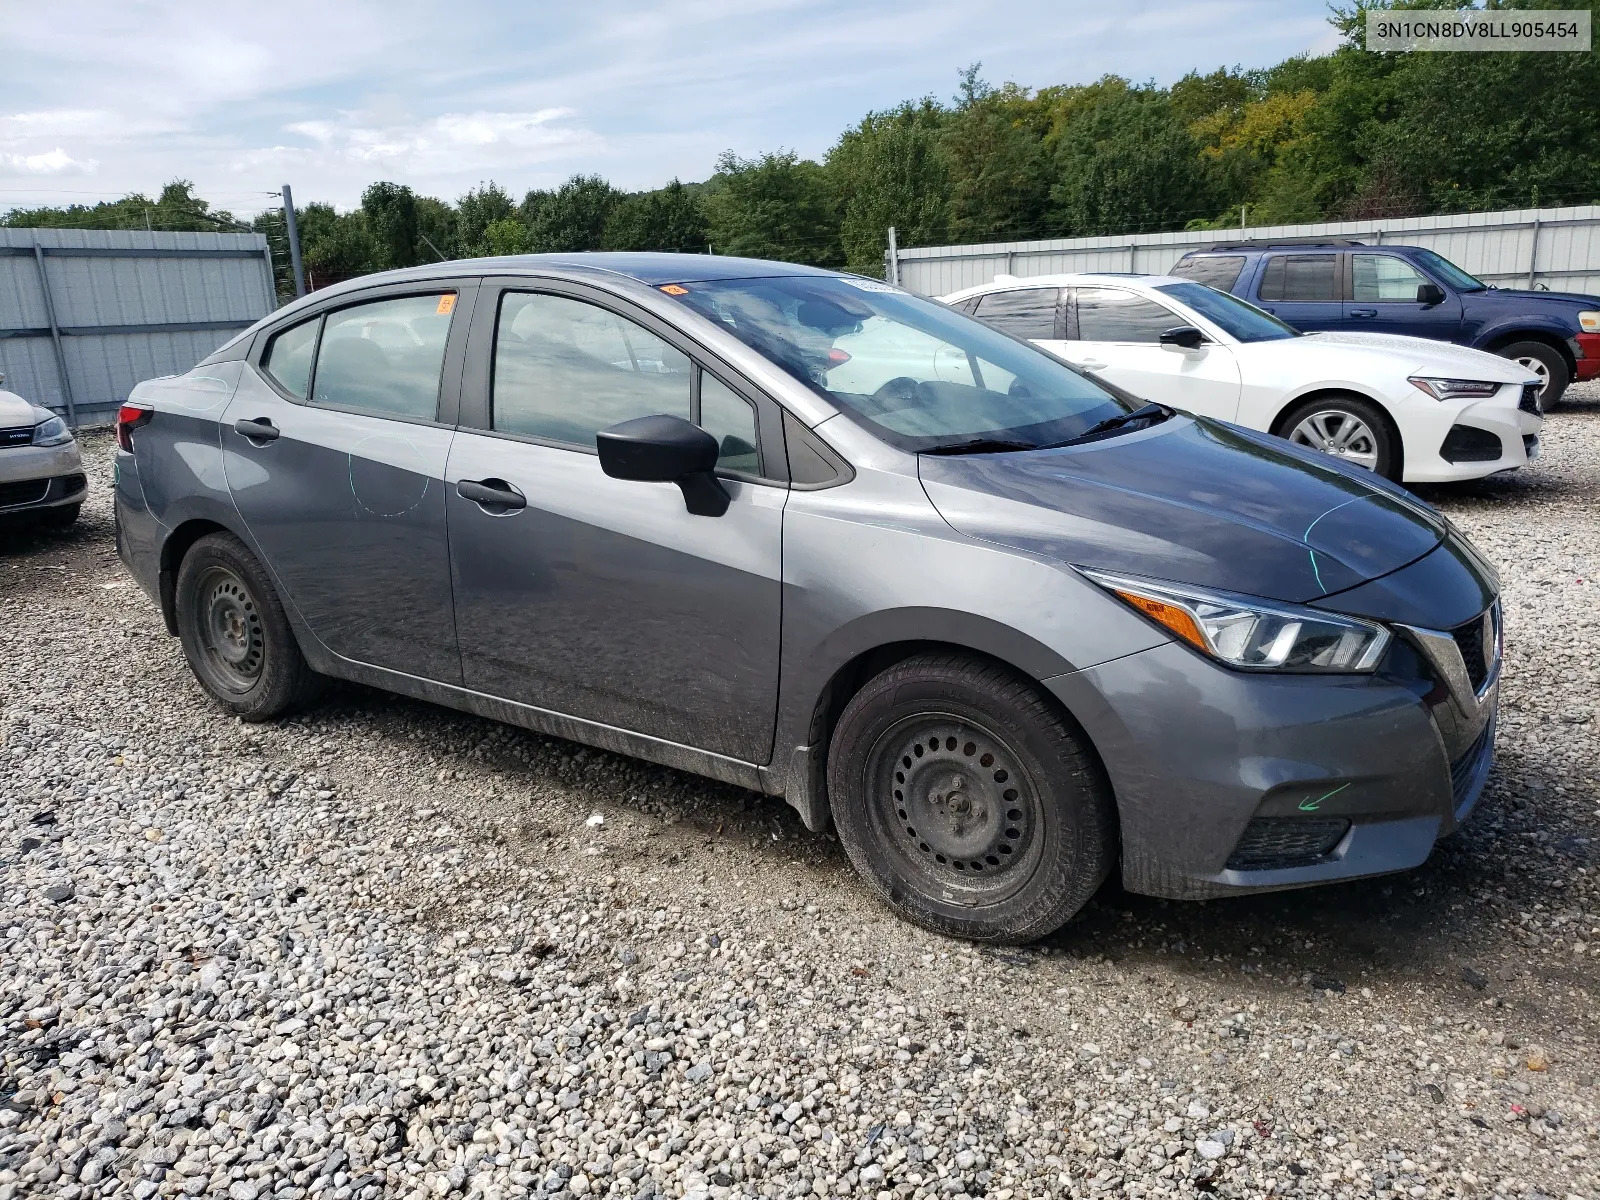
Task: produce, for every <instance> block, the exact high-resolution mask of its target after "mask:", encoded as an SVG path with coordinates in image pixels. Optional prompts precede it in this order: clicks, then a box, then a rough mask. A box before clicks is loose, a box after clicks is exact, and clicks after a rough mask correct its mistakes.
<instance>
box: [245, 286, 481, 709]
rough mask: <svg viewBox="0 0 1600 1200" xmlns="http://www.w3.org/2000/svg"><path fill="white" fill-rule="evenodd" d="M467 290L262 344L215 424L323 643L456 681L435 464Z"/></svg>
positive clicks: (335, 310) (270, 557)
mask: <svg viewBox="0 0 1600 1200" xmlns="http://www.w3.org/2000/svg"><path fill="white" fill-rule="evenodd" d="M475 294H476V285H475V284H473V283H470V282H463V281H460V280H453V281H450V282H448V283H440V284H419V285H415V286H412V287H410V288H386V289H381V290H375V291H374V292H370V293H363V294H361V296H360V298H359V299H352V300H350V301H348V302H346V303H344V304H341V305H337V306H333V307H330V308H328V309H326V310H324V311H322V312H320V313H318V314H317V315H315V316H312V317H310V318H308V319H306V320H304V321H300V322H298V323H296V324H293V325H290V326H288V327H286V328H283V329H278V330H274V331H272V332H271V334H270V335H268V336H265V337H262V338H259V339H258V341H257V345H256V346H255V347H254V349H253V351H252V357H251V363H250V366H249V368H248V369H246V370H245V371H244V373H243V375H242V377H241V379H240V383H239V387H238V390H237V391H236V392H235V393H234V397H233V401H232V403H231V404H230V405H229V407H228V410H227V413H226V415H225V417H224V420H223V423H222V449H223V469H224V473H225V475H226V478H227V483H228V489H229V491H230V492H231V494H232V496H233V501H234V504H235V505H236V506H237V508H238V510H239V514H240V516H241V517H242V518H243V519H244V522H245V526H246V528H247V529H248V530H249V532H250V535H251V537H253V538H254V539H255V541H256V544H257V545H258V546H259V547H260V549H261V551H262V553H263V555H264V556H265V557H266V560H267V565H268V567H269V569H270V570H271V571H272V573H273V574H274V576H275V577H276V578H277V581H278V583H279V584H280V586H281V587H282V589H283V590H284V591H285V593H286V594H287V599H288V600H289V602H290V603H291V604H293V605H294V607H296V608H297V609H298V610H299V611H300V613H301V615H302V616H303V617H304V618H305V620H306V622H307V623H308V624H309V625H310V626H311V628H312V630H313V631H314V632H315V633H316V634H317V636H318V637H319V638H321V639H322V641H323V642H324V643H325V644H326V645H327V646H328V647H329V648H330V649H331V650H333V651H334V652H335V653H337V654H340V655H343V656H344V657H346V658H351V659H355V660H356V661H358V662H364V663H371V664H373V665H375V666H380V667H387V668H390V669H392V670H398V671H405V672H406V673H408V674H412V675H419V676H422V677H424V678H428V679H436V680H441V681H444V682H450V683H453V682H459V681H460V678H461V663H460V656H459V654H458V653H457V650H456V635H455V615H454V611H453V605H452V602H451V595H450V562H449V548H448V544H447V542H446V538H445V495H444V469H445V461H446V458H447V456H448V454H449V450H450V442H451V439H452V437H453V436H454V426H455V411H456V406H457V402H458V399H459V381H460V374H461V361H462V354H463V353H464V350H465V343H466V327H467V320H468V317H469V316H470V310H471V307H472V301H473V298H474V296H475Z"/></svg>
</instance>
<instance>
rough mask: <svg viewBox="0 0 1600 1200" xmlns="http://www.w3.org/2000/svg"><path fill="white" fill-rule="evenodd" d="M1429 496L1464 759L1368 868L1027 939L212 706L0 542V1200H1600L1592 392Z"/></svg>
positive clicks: (685, 831) (782, 814) (527, 761)
mask: <svg viewBox="0 0 1600 1200" xmlns="http://www.w3.org/2000/svg"><path fill="white" fill-rule="evenodd" d="M1545 445H1546V454H1545V457H1544V458H1543V459H1542V460H1541V461H1540V462H1539V463H1538V464H1537V465H1536V466H1535V467H1534V468H1532V469H1529V470H1526V471H1523V472H1521V473H1519V474H1517V475H1515V476H1513V477H1510V478H1508V479H1503V480H1495V481H1492V482H1487V483H1481V484H1477V485H1472V486H1467V487H1458V488H1437V489H1430V490H1429V492H1428V493H1427V495H1428V498H1429V499H1430V500H1432V501H1433V502H1435V503H1437V504H1439V505H1440V506H1441V507H1443V508H1444V509H1445V510H1446V511H1448V512H1449V513H1450V515H1451V516H1452V517H1453V518H1454V519H1455V520H1456V521H1457V522H1459V523H1460V524H1461V525H1462V526H1463V527H1464V528H1465V529H1466V530H1467V531H1468V532H1469V534H1470V535H1471V537H1472V538H1473V539H1474V540H1475V541H1476V542H1477V544H1478V545H1479V546H1480V547H1482V548H1483V550H1485V551H1486V552H1487V554H1488V555H1489V557H1490V558H1492V559H1493V560H1495V561H1496V562H1497V563H1499V564H1500V567H1501V570H1502V572H1503V575H1504V583H1505V589H1506V622H1507V647H1508V648H1507V653H1508V656H1509V657H1508V664H1507V670H1506V684H1505V690H1504V693H1503V694H1504V708H1503V719H1502V725H1501V735H1500V753H1499V758H1498V762H1497V766H1496V768H1495V771H1494V774H1493V776H1492V777H1491V780H1490V784H1489V789H1488V792H1487V795H1486V796H1485V799H1484V801H1483V803H1482V806H1481V807H1480V809H1479V811H1478V813H1477V815H1476V816H1475V818H1474V819H1473V821H1472V822H1471V823H1470V824H1469V826H1468V827H1467V828H1466V829H1465V830H1464V831H1463V832H1462V833H1461V834H1460V835H1459V836H1458V837H1457V838H1455V839H1453V840H1452V841H1451V842H1450V843H1449V844H1447V845H1445V846H1443V847H1441V848H1440V849H1439V850H1438V851H1437V852H1436V853H1435V854H1434V856H1433V858H1432V860H1431V861H1430V862H1429V863H1428V864H1427V865H1426V866H1425V867H1424V868H1422V869H1421V870H1418V871H1415V872H1412V873H1410V874H1407V875H1403V876H1397V877H1391V878H1387V879H1380V880H1374V881H1369V882H1365V883H1354V884H1347V885H1342V886H1338V887H1331V888H1324V889H1319V890H1315V891H1309V892H1300V893H1293V894H1289V895H1282V896H1267V897H1253V898H1241V899H1232V900H1224V901H1213V902H1210V903H1205V904H1195V903H1187V904H1176V903H1168V902H1163V901H1157V900H1149V899H1145V898H1142V897H1136V896H1130V895H1127V894H1125V893H1122V892H1120V891H1119V890H1117V888H1116V886H1115V884H1111V885H1108V886H1107V888H1106V889H1105V890H1104V891H1102V893H1101V894H1100V895H1099V896H1098V897H1097V899H1096V900H1095V901H1094V902H1093V903H1092V904H1091V906H1090V907H1089V908H1088V909H1087V910H1086V911H1085V912H1084V913H1083V914H1082V915H1081V916H1080V917H1079V918H1078V919H1077V920H1076V921H1074V922H1073V923H1072V924H1071V925H1070V926H1069V927H1068V928H1066V929H1065V930H1063V931H1062V932H1061V933H1059V934H1058V935H1056V936H1055V937H1053V938H1052V939H1050V941H1049V942H1048V943H1047V944H1045V945H1042V946H1038V947H1034V948H1030V949H1028V950H1025V951H1016V950H1005V951H994V950H987V949H982V950H980V949H975V948H972V947H969V946H966V945H964V944H961V943H958V942H952V941H949V940H945V939H941V938H938V937H935V936H932V935H930V934H927V933H923V932H921V931H920V930H917V929H915V928H912V927H909V926H907V925H905V924H903V923H901V922H900V921H898V920H896V919H895V918H894V917H892V916H891V915H889V914H888V913H887V912H886V911H884V910H883V909H881V908H879V907H878V906H877V905H876V904H875V903H874V902H873V901H871V900H870V899H869V898H868V897H867V895H866V893H865V891H864V889H863V888H862V887H861V886H859V885H858V884H857V883H856V882H855V880H854V878H853V877H852V875H851V873H850V871H849V869H848V866H847V864H846V863H845V860H844V856H843V854H842V853H841V851H840V849H839V847H838V844H837V843H836V842H835V841H834V840H833V839H832V838H831V837H828V836H823V835H814V834H810V833H807V832H806V831H805V830H804V829H803V828H802V827H801V826H800V824H799V823H798V821H797V820H796V819H795V817H794V816H793V814H792V813H791V812H790V811H789V810H788V809H787V808H785V807H784V806H783V804H782V803H781V802H777V801H773V800H769V799H763V798H761V797H758V796H754V795H752V794H749V793H745V792H741V791H739V790H737V789H733V788H728V787H723V786H721V785H717V784H713V783H708V782H706V781H703V780H700V779H697V778H693V777H690V776H686V775H682V774H679V773H676V772H673V771H669V770H665V769H662V768H657V767H653V766H648V765H644V764H640V763H637V762H633V761H631V760H626V759H622V758H618V757H616V756H613V755H609V754H604V753H599V752H595V751H586V750H583V749H581V748H579V747H577V746H575V745H572V744H570V743H565V742H560V741H557V740H554V739H547V738H541V737H539V736H537V735H533V734H530V733H526V732H523V731H520V730H516V729H512V728H508V727H505V726H500V725H495V724H493V723H491V722H488V721H483V720H479V719H476V718H471V717H466V716H462V715H458V714H454V713H451V712H447V711H445V710H442V709H436V708H431V707H429V706H426V705H423V704H418V703H413V702H411V701H407V700H403V699H398V698H395V697H391V696H386V695H382V694H379V693H376V692H371V691H367V690H364V689H360V688H354V687H348V688H346V687H341V688H338V689H335V690H334V691H333V692H332V694H331V695H330V696H329V697H328V698H327V699H326V700H325V701H324V702H323V703H322V704H321V705H320V706H319V707H318V708H316V709H315V710H314V711H312V712H310V713H308V714H306V715H304V716H302V717H300V718H298V719H295V720H291V721H287V722H284V723H282V724H279V725H275V726H268V727H259V726H246V725H243V724H239V723H237V722H235V721H233V720H231V719H228V718H225V717H224V716H222V715H221V714H220V713H219V712H218V711H217V710H215V709H213V708H212V707H210V706H209V705H208V704H207V703H206V701H205V700H204V699H203V698H202V696H201V694H200V692H199V689H198V687H197V685H196V684H195V683H194V682H193V680H192V679H191V677H190V675H189V672H188V670H187V668H186V667H185V666H184V664H183V660H182V657H181V654H180V652H179V649H178V646H177V643H176V642H175V641H173V640H171V639H169V638H168V637H166V636H165V634H164V632H163V631H162V628H161V625H160V619H159V616H158V614H157V612H156V610H155V607H154V605H153V604H152V603H151V602H150V601H148V600H147V599H146V598H145V597H144V595H143V594H142V593H140V592H139V591H138V589H137V588H136V587H135V586H134V585H133V584H132V583H131V582H130V581H128V579H127V578H126V577H125V575H124V574H123V572H122V571H121V569H120V565H119V563H118V561H117V559H116V555H115V553H114V550H113V545H112V528H111V516H110V512H109V506H108V484H109V463H110V445H109V442H108V440H107V439H106V438H105V437H104V436H103V435H102V436H96V437H91V438H89V439H87V441H86V445H85V450H86V453H87V456H88V458H89V460H90V469H91V472H92V475H93V478H94V480H95V487H96V490H95V494H94V499H93V502H92V503H91V505H90V506H89V508H88V509H87V510H86V512H85V516H84V519H83V520H82V521H81V522H80V523H79V525H78V526H77V528H76V529H75V530H74V531H72V532H71V533H69V534H66V535H42V534H30V533H14V534H12V535H9V536H8V537H7V538H6V539H5V540H3V541H0V611H3V614H4V620H3V621H0V739H3V744H0V754H3V756H4V760H5V765H4V768H3V774H0V856H3V859H4V871H5V874H4V886H3V891H0V947H3V950H4V966H5V971H4V975H3V978H0V1022H3V1032H0V1051H3V1058H4V1063H3V1068H0V1200H11V1198H12V1197H20V1196H42V1195H53V1196H61V1197H91V1196H105V1197H112V1196H117V1197H121V1196H124V1195H128V1194H130V1193H131V1195H132V1196H133V1197H135V1198H137V1200H145V1198H146V1197H150V1196H154V1195H160V1196H176V1195H180V1194H181V1195H188V1196H200V1195H211V1196H223V1195H226V1196H229V1197H231V1198H232V1200H265V1198H267V1197H279V1198H281V1200H301V1198H302V1197H308V1196H313V1197H322V1198H324V1200H347V1198H350V1197H359V1198H360V1200H372V1198H374V1197H378V1196H398V1197H417V1198H419V1200H420V1198H421V1197H426V1196H432V1197H435V1198H439V1200H445V1198H449V1197H452V1196H460V1197H462V1198H463V1200H464V1198H465V1197H482V1198H484V1200H490V1198H509V1197H513V1196H523V1195H527V1194H543V1193H562V1194H570V1195H573V1196H583V1195H588V1194H593V1195H618V1196H624V1197H628V1196H649V1195H652V1194H656V1193H660V1194H662V1195H665V1196H668V1197H676V1196H685V1197H695V1198H700V1197H718V1198H721V1197H725V1196H766V1197H777V1196H785V1197H787V1196H804V1195H808V1194H817V1195H824V1194H827V1195H846V1194H849V1195H876V1196H878V1197H880V1200H882V1198H887V1197H894V1198H896V1200H898V1198H902V1197H909V1196H913V1195H915V1196H919V1197H921V1196H927V1197H933V1196H938V1197H959V1196H961V1195H963V1194H965V1195H968V1196H978V1195H988V1196H990V1197H993V1198H995V1200H1010V1198H1012V1197H1023V1196H1043V1195H1052V1196H1056V1195H1071V1196H1079V1197H1086V1196H1098V1195H1126V1196H1131V1197H1143V1196H1152V1197H1153V1196H1164V1195H1193V1194H1196V1193H1201V1192H1203V1193H1210V1194H1213V1195H1221V1196H1261V1195H1265V1194H1268V1193H1271V1194H1274V1195H1296V1196H1307V1197H1310V1196H1341V1197H1342V1196H1357V1195H1358V1196H1379V1197H1390V1196H1407V1197H1428V1196H1457V1195H1460V1196H1467V1195H1471V1196H1485V1197H1488V1196H1504V1197H1507V1198H1511V1197H1535V1196H1550V1197H1569V1196H1582V1197H1592V1196H1596V1195H1600V1168H1597V1164H1596V1158H1597V1156H1600V1142H1597V1139H1600V1112H1597V1100H1600V1098H1597V1094H1596V1091H1595V1084H1594V1076H1595V1071H1596V1068H1597V1066H1600V1056H1597V1054H1596V1045H1597V1034H1600V1028H1597V1019H1596V1010H1595V996H1596V984H1597V979H1596V975H1597V968H1600V892H1597V887H1596V880H1597V874H1600V840H1597V838H1600V807H1597V806H1600V755H1597V753H1596V749H1597V747H1596V738H1595V731H1596V722H1595V715H1594V708H1595V705H1596V697H1597V696H1600V686H1597V684H1600V680H1597V674H1600V666H1597V663H1600V588H1597V587H1596V586H1595V583H1594V575H1595V573H1596V572H1597V571H1600V513H1597V512H1596V508H1595V498H1596V496H1597V495H1600V390H1596V389H1593V388H1591V389H1588V394H1587V395H1584V396H1581V397H1580V398H1578V399H1577V400H1576V401H1575V402H1574V403H1572V404H1570V405H1568V406H1567V408H1566V409H1564V410H1563V411H1562V412H1561V413H1560V414H1559V415H1557V416H1556V417H1555V418H1554V419H1552V420H1551V421H1550V423H1549V425H1548V426H1547V431H1546V440H1545Z"/></svg>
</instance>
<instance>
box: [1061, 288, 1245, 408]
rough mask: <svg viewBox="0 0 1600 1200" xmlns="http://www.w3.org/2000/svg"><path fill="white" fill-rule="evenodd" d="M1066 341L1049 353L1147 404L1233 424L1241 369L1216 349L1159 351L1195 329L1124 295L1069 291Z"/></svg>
mask: <svg viewBox="0 0 1600 1200" xmlns="http://www.w3.org/2000/svg"><path fill="white" fill-rule="evenodd" d="M1071 296H1072V301H1073V304H1072V313H1071V315H1070V316H1069V317H1068V322H1067V333H1068V335H1069V336H1068V337H1067V338H1066V339H1065V340H1063V341H1061V342H1058V343H1054V344H1052V346H1051V348H1052V349H1054V350H1055V352H1056V353H1058V354H1060V355H1061V357H1063V358H1065V359H1066V360H1067V361H1068V362H1072V363H1076V364H1077V365H1079V366H1081V367H1083V368H1084V369H1085V370H1088V371H1092V372H1094V373H1095V374H1096V375H1099V376H1101V377H1103V378H1105V379H1108V380H1110V381H1111V382H1112V383H1114V384H1116V385H1117V386H1118V387H1121V388H1124V389H1126V390H1127V391H1129V392H1132V393H1133V394H1134V395H1135V396H1139V397H1141V398H1143V399H1145V400H1154V401H1157V402H1158V403H1161V404H1170V405H1172V406H1173V407H1175V408H1182V409H1185V410H1187V411H1189V412H1193V413H1199V414H1200V415H1201V416H1206V417H1217V418H1219V419H1221V420H1224V421H1231V420H1233V419H1234V415H1235V414H1236V413H1237V412H1238V408H1239V366H1238V363H1237V362H1236V361H1235V359H1234V354H1233V350H1232V349H1231V348H1230V347H1228V346H1223V345H1219V344H1217V343H1215V342H1207V343H1205V344H1203V345H1201V346H1200V347H1198V348H1197V349H1194V350H1185V349H1183V348H1182V347H1180V346H1163V345H1162V344H1161V334H1162V333H1163V332H1164V331H1165V330H1168V329H1172V328H1174V327H1176V326H1179V325H1188V324H1191V323H1192V322H1191V321H1190V318H1188V317H1187V316H1183V315H1181V314H1179V313H1177V312H1175V311H1173V310H1172V309H1170V308H1168V307H1167V306H1166V305H1164V304H1160V303H1157V302H1156V301H1155V300H1152V299H1150V298H1149V297H1148V296H1144V295H1141V294H1140V293H1138V292H1134V291H1131V290H1129V289H1127V288H1119V287H1111V286H1107V287H1098V286H1095V287H1090V286H1079V287H1075V288H1073V289H1071Z"/></svg>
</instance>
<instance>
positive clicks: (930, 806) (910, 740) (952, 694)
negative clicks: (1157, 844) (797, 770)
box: [828, 655, 1116, 942]
mask: <svg viewBox="0 0 1600 1200" xmlns="http://www.w3.org/2000/svg"><path fill="white" fill-rule="evenodd" d="M828 795H829V803H830V805H831V807H832V811H833V820H834V825H835V827H836V828H837V829H838V831H839V839H840V841H841V842H842V843H843V845H844V848H845V852H846V854H848V855H849V858H850V861H851V863H852V864H853V865H854V867H855V868H856V870H857V871H858V872H859V873H860V875H861V877H862V878H863V879H864V880H866V882H867V884H868V885H869V886H870V887H871V888H872V889H873V891H875V892H877V893H878V895H879V896H881V897H882V898H883V899H884V900H885V901H887V902H888V904H889V906H890V907H892V908H893V909H895V911H897V912H898V913H900V914H901V915H902V916H904V917H906V918H907V919H908V920H911V921H914V922H915V923H917V924H918V925H922V926H924V927H925V928H928V929H932V930H934V931H936V932H938V933H945V934H952V935H954V936H957V937H965V938H972V939H975V940H979V941H987V942H1026V941H1031V940H1033V939H1035V938H1039V937H1043V936H1044V935H1046V934H1048V933H1051V932H1053V931H1054V930H1056V929H1058V928H1060V927H1061V926H1062V925H1063V924H1065V923H1066V922H1067V920H1068V919H1069V918H1070V917H1071V916H1072V915H1073V914H1074V913H1076V912H1077V911H1078V910H1079V909H1080V908H1082V907H1083V905H1084V904H1085V903H1086V902H1087V901H1088V899H1089V897H1090V896H1092V895H1093V894H1094V892H1095V889H1096V888H1098V887H1099V886H1100V884H1101V882H1102V881H1104V879H1105V877H1106V875H1107V874H1108V873H1109V872H1110V870H1111V866H1112V863H1113V861H1114V859H1115V853H1116V832H1115V830H1116V825H1115V821H1114V819H1113V815H1112V803H1111V793H1110V787H1109V785H1108V784H1107V782H1106V780H1105V778H1104V776H1103V774H1102V772H1101V770H1100V768H1099V765H1098V763H1097V762H1096V761H1095V759H1094V758H1093V756H1092V754H1091V753H1090V752H1089V750H1088V749H1087V746H1086V744H1085V742H1084V740H1083V735H1082V733H1081V732H1080V731H1078V730H1077V729H1076V728H1075V727H1074V726H1072V724H1071V723H1070V720H1069V719H1068V718H1067V717H1066V716H1065V715H1064V714H1063V713H1061V712H1059V711H1058V710H1057V709H1056V708H1055V707H1054V706H1053V705H1051V704H1050V703H1049V702H1048V701H1047V699H1046V698H1045V697H1044V696H1043V695H1041V694H1040V693H1039V691H1038V690H1037V688H1036V687H1035V686H1034V685H1033V684H1032V683H1031V682H1030V681H1028V680H1025V679H1022V678H1021V677H1019V676H1018V675H1016V674H1015V673H1014V672H1012V671H1011V670H1010V669H1008V668H1006V667H1003V666H1001V665H999V664H996V663H987V662H983V661H979V660H974V659H970V658H966V657H963V656H959V655H919V656H917V657H915V658H910V659H907V660H906V661H904V662H901V663H899V664H897V665H895V666H893V667H890V668H889V669H888V670H886V671H885V672H883V674H881V675H878V676H877V677H876V678H874V679H872V680H870V681H868V683H867V684H866V685H865V686H864V687H863V688H862V689H861V691H859V692H858V693H857V694H856V695H855V697H854V698H853V699H851V701H850V703H849V704H848V705H847V706H846V707H845V710H844V712H843V713H842V714H841V716H840V718H839V722H838V725H837V726H836V727H835V729H834V732H833V739H832V742H831V745H830V747H829V751H828Z"/></svg>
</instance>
